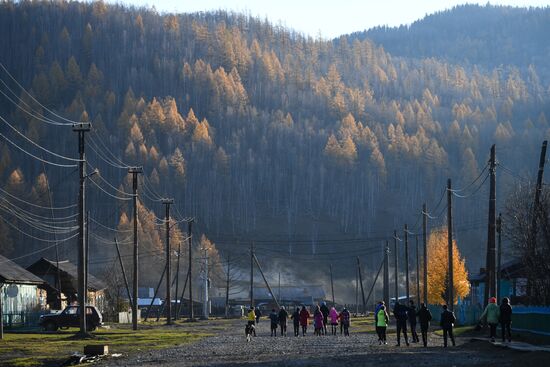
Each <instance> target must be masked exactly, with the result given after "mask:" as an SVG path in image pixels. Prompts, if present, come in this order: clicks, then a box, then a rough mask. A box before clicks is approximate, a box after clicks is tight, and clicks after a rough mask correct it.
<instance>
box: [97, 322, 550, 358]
mask: <svg viewBox="0 0 550 367" xmlns="http://www.w3.org/2000/svg"><path fill="white" fill-rule="evenodd" d="M244 323H245V322H244V321H241V320H236V321H235V322H233V323H231V327H229V328H227V329H226V330H222V331H220V330H217V331H216V333H215V336H212V337H207V338H204V339H202V340H200V341H198V342H196V343H193V344H187V345H184V346H180V347H175V348H170V349H164V350H155V351H150V352H143V353H141V354H138V355H133V356H130V357H127V358H123V359H119V360H110V361H106V362H104V364H105V365H109V366H136V365H140V366H158V365H163V366H243V365H245V366H263V367H265V366H269V367H270V366H292V367H294V366H321V367H325V366H326V367H329V366H330V367H334V366H346V367H353V366H383V367H390V366H400V367H401V366H484V367H487V366H499V367H506V366H515V365H517V363H518V361H522V356H525V354H521V353H520V354H518V352H513V351H507V350H502V349H500V348H496V347H493V346H491V345H489V343H486V342H470V339H469V338H468V339H461V338H457V346H456V347H449V348H443V347H442V344H443V342H442V338H441V337H440V336H437V335H435V334H431V335H430V339H429V344H430V346H429V347H428V348H423V347H422V346H421V345H420V344H411V346H410V347H405V346H403V344H402V346H401V347H396V346H395V344H396V340H395V335H394V334H393V335H392V334H390V335H389V336H388V345H379V344H378V341H377V337H376V335H375V334H370V333H360V334H354V333H353V328H352V329H351V336H349V337H344V336H340V335H338V336H330V335H329V336H320V337H319V336H314V335H313V333H312V330H310V332H309V334H308V335H306V337H302V336H300V337H294V336H293V335H292V334H293V333H292V330H291V331H290V333H288V336H286V337H281V336H277V337H271V336H270V332H269V322H268V321H263V322H260V324H259V325H258V327H257V337H254V338H252V340H251V341H250V342H249V343H247V342H246V339H245V336H244ZM290 326H291V328H292V325H290ZM205 327H206V328H207V325H205ZM205 331H206V329H205ZM523 358H525V357H523ZM548 358H550V355H549V356H548ZM525 361H526V362H525V363H522V367H526V366H529V365H530V364H529V363H528V358H527V359H525ZM537 364H538V363H537ZM537 364H534V365H537Z"/></svg>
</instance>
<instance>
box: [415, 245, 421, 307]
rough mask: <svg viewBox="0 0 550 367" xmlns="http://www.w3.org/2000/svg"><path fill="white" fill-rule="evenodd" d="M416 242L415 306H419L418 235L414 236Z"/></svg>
mask: <svg viewBox="0 0 550 367" xmlns="http://www.w3.org/2000/svg"><path fill="white" fill-rule="evenodd" d="M414 239H415V244H416V251H415V253H416V306H417V307H420V259H419V256H418V235H416V236H414Z"/></svg>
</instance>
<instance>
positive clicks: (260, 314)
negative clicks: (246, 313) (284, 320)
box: [254, 307, 262, 324]
mask: <svg viewBox="0 0 550 367" xmlns="http://www.w3.org/2000/svg"><path fill="white" fill-rule="evenodd" d="M254 312H255V313H256V324H258V323H259V322H260V317H262V312H261V311H260V308H259V307H256V309H255V310H254Z"/></svg>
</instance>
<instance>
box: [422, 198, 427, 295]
mask: <svg viewBox="0 0 550 367" xmlns="http://www.w3.org/2000/svg"><path fill="white" fill-rule="evenodd" d="M427 231H428V209H427V208H426V204H425V203H424V204H423V205H422V245H423V250H424V256H423V260H424V261H423V267H424V277H423V279H424V303H425V304H426V305H428V238H427V235H428V234H427Z"/></svg>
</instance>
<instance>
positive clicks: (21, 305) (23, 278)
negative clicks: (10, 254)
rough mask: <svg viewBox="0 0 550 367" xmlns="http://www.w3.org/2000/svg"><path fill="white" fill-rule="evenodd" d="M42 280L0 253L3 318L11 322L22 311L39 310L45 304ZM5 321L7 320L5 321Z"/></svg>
mask: <svg viewBox="0 0 550 367" xmlns="http://www.w3.org/2000/svg"><path fill="white" fill-rule="evenodd" d="M43 286H44V280H42V279H40V278H39V277H37V276H36V275H34V274H32V273H31V272H29V271H27V270H25V268H23V267H21V266H19V265H17V264H16V263H14V262H13V261H11V260H9V259H7V258H5V257H4V256H2V255H0V287H1V291H0V297H2V306H3V307H2V309H3V311H4V314H5V315H4V318H5V320H4V321H6V320H7V319H8V318H9V319H10V322H9V323H11V322H12V321H13V322H18V321H17V320H13V318H14V317H15V318H18V317H21V314H22V313H25V312H28V311H33V310H40V309H43V308H45V306H46V291H45V290H44V288H43ZM6 322H7V321H6Z"/></svg>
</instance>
